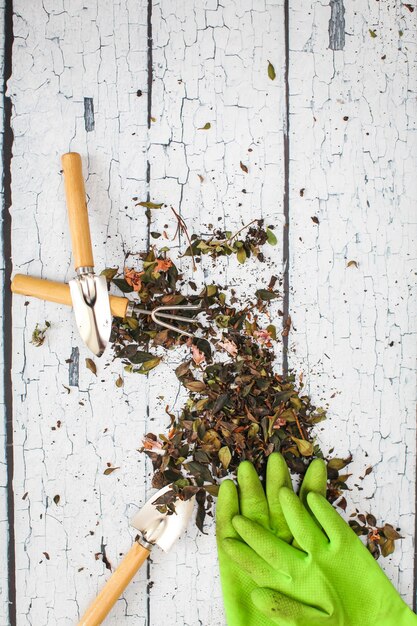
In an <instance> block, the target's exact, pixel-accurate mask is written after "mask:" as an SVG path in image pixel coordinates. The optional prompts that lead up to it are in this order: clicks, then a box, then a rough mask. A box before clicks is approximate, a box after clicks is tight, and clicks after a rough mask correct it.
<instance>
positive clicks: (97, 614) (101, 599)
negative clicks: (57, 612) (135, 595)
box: [78, 542, 150, 626]
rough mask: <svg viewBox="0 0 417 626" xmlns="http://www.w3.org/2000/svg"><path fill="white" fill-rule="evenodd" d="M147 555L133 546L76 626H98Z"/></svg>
mask: <svg viewBox="0 0 417 626" xmlns="http://www.w3.org/2000/svg"><path fill="white" fill-rule="evenodd" d="M149 554H150V552H149V550H147V549H146V548H144V547H143V546H141V545H140V544H139V543H137V542H135V543H134V544H133V546H132V547H131V548H130V550H129V552H128V553H127V554H126V556H125V558H124V559H123V561H122V562H121V563H120V565H119V567H118V568H117V569H116V571H115V572H114V573H113V574H112V576H111V577H110V578H109V580H108V581H107V583H106V584H105V585H104V587H103V589H102V590H101V591H100V593H99V594H98V596H97V598H96V599H95V600H94V601H93V603H92V604H91V605H90V606H89V607H88V609H87V611H86V612H85V613H84V615H83V616H82V618H81V619H80V621H79V622H78V626H98V624H101V623H102V621H103V620H104V618H105V617H106V615H107V614H108V613H109V611H110V610H111V608H112V607H113V606H114V604H115V603H116V602H117V600H118V599H119V598H120V596H121V595H122V593H123V591H124V590H125V589H126V587H127V586H128V584H129V583H130V581H131V580H132V578H133V576H134V575H135V574H136V572H137V571H138V569H139V568H140V566H141V565H143V563H144V562H145V561H146V559H147V558H148V556H149Z"/></svg>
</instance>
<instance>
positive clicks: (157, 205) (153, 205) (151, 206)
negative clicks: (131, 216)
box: [136, 202, 164, 209]
mask: <svg viewBox="0 0 417 626" xmlns="http://www.w3.org/2000/svg"><path fill="white" fill-rule="evenodd" d="M136 206H143V207H145V209H160V208H161V207H163V206H164V203H163V202H161V203H158V202H138V203H137V205H136Z"/></svg>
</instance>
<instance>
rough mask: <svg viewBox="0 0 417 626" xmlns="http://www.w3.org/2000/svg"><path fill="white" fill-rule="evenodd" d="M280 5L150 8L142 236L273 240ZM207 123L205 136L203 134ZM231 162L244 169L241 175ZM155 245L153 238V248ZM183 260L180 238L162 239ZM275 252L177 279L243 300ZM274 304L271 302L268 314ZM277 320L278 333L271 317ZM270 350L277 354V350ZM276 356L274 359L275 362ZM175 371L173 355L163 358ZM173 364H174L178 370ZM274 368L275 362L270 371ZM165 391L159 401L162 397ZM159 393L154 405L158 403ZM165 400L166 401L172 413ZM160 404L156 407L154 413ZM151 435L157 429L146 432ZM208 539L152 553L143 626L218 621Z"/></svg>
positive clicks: (164, 375) (278, 194) (276, 260)
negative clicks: (182, 227) (260, 226)
mask: <svg viewBox="0 0 417 626" xmlns="http://www.w3.org/2000/svg"><path fill="white" fill-rule="evenodd" d="M280 24H281V25H282V24H283V7H282V2H278V1H273V2H269V3H264V2H256V3H255V5H253V4H252V3H251V2H243V3H242V2H240V1H239V0H236V1H231V2H228V3H227V4H226V5H225V6H221V5H219V3H217V2H213V1H212V0H204V1H203V2H201V1H200V0H196V1H194V2H190V1H189V0H182V1H180V2H177V3H176V4H175V10H174V9H173V5H172V3H171V2H168V1H162V2H154V3H153V14H152V26H153V39H154V51H153V67H154V81H153V89H152V117H153V119H154V120H155V121H154V122H152V127H151V135H150V138H151V144H150V151H149V160H150V165H151V185H150V190H151V199H152V200H154V201H156V202H164V203H165V204H166V205H167V208H166V209H164V210H163V211H154V212H153V213H152V225H151V230H154V231H159V232H162V231H163V230H164V225H165V224H166V223H168V224H169V228H168V229H166V230H168V233H169V235H170V236H171V237H172V236H173V234H174V232H175V227H176V224H175V220H173V216H172V215H170V213H169V207H170V206H172V207H174V209H175V210H176V211H178V212H179V213H180V214H181V216H182V217H183V219H184V220H185V222H186V224H187V228H188V229H189V233H190V235H191V234H192V233H196V234H199V233H210V232H213V228H225V229H227V230H231V231H237V230H238V229H240V228H241V227H242V226H244V225H245V224H248V223H249V222H250V221H251V220H253V219H255V218H259V217H261V216H262V217H264V218H265V220H266V223H267V224H274V225H276V227H277V234H278V236H279V235H280V232H281V229H282V226H283V218H282V191H281V190H282V181H283V167H282V154H283V119H284V111H283V83H282V80H280V79H277V80H276V81H271V80H270V79H269V78H268V73H267V68H268V60H270V61H271V63H273V64H274V65H275V69H276V73H277V75H278V76H282V75H283V62H284V55H283V31H282V26H281V27H280V26H279V25H280ZM208 124H210V128H207V129H204V128H205V127H206V125H208ZM240 162H242V163H243V164H245V165H247V167H248V173H245V172H244V171H243V170H242V169H241V167H240ZM158 243H159V240H158ZM164 243H167V245H169V246H172V245H173V244H174V245H175V246H178V247H179V249H178V252H181V251H182V252H184V251H185V249H186V247H187V245H188V244H187V241H186V238H185V237H184V236H182V237H181V238H180V242H179V243H178V241H174V242H173V243H172V242H162V244H160V245H164ZM281 254H282V251H281V250H280V249H279V248H270V249H269V250H267V251H266V257H267V261H266V263H265V265H264V267H263V268H262V277H260V275H259V262H256V261H252V260H249V261H248V262H246V263H245V265H244V266H241V265H239V264H238V263H237V261H236V259H235V258H226V259H219V260H218V261H217V262H216V263H215V264H213V262H212V261H211V260H210V259H209V258H207V257H203V259H202V261H201V263H199V264H198V269H197V271H196V272H193V271H192V262H191V260H190V259H189V258H188V257H187V258H183V259H181V258H179V259H178V263H179V267H180V268H181V269H182V270H183V271H184V274H185V276H192V279H193V280H194V281H195V282H196V283H197V285H198V289H200V286H202V285H204V284H213V283H217V284H223V285H229V286H233V288H234V289H235V290H236V293H237V295H238V296H240V297H241V298H242V299H245V298H253V296H254V293H255V291H256V289H257V288H259V287H260V286H262V285H264V284H266V285H267V283H268V281H269V277H270V276H271V274H273V273H278V274H281V271H282V263H281ZM280 306H281V303H277V304H276V306H275V308H274V310H275V313H276V311H277V309H278V308H279V307H280ZM276 317H277V319H276V320H275V321H276V323H277V325H278V327H279V326H280V323H281V322H280V318H279V317H278V316H276ZM278 350H280V347H278ZM279 358H280V355H279ZM171 363H172V365H173V366H174V367H175V356H174V355H173V356H172V358H171ZM176 364H178V360H177V363H176ZM277 365H278V367H279V361H278V363H277ZM161 390H163V393H162V392H161ZM179 391H180V389H179V385H178V381H177V380H176V378H175V376H174V375H173V372H172V370H171V372H170V371H169V368H168V367H166V366H164V369H162V368H161V369H158V370H157V371H156V372H155V376H153V377H152V379H151V386H150V406H151V407H153V408H154V409H156V411H155V414H156V417H155V418H154V424H155V423H158V421H159V428H160V430H159V431H157V432H163V430H161V429H162V427H163V425H164V424H165V425H166V424H167V421H168V420H167V419H166V418H164V412H163V409H164V406H165V404H166V403H169V405H170V406H171V407H172V408H173V409H174V411H175V410H176V411H178V410H179V409H180V408H181V405H182V402H183V394H180V395H178V394H179ZM161 395H163V399H160V396H161ZM173 399H175V404H174V405H173V406H172V404H173ZM158 400H159V406H160V408H159V410H158V408H157V407H158ZM154 427H155V425H154ZM206 532H207V535H202V534H201V533H199V532H198V531H197V530H196V529H195V528H190V529H189V531H188V533H187V536H186V537H184V538H183V539H182V540H181V541H180V542H179V544H178V546H177V547H176V548H175V549H174V550H172V552H171V553H170V554H169V555H165V554H161V553H160V552H155V554H154V556H153V564H152V568H151V580H152V588H151V590H150V599H151V608H150V611H151V612H150V618H151V621H150V623H151V624H159V623H162V622H163V623H165V624H190V625H191V624H192V625H194V624H210V625H211V626H220V625H222V624H224V615H223V606H222V598H221V591H220V584H219V575H218V567H217V557H216V545H215V536H214V524H213V523H212V522H210V520H209V523H208V524H207V529H206Z"/></svg>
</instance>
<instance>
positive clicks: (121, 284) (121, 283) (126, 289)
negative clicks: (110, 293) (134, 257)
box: [112, 278, 133, 293]
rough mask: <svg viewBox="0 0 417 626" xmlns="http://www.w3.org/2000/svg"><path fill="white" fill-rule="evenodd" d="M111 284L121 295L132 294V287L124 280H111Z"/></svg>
mask: <svg viewBox="0 0 417 626" xmlns="http://www.w3.org/2000/svg"><path fill="white" fill-rule="evenodd" d="M112 283H113V284H114V285H116V287H118V288H119V289H120V291H122V292H123V293H132V291H133V287H132V286H131V285H129V284H128V283H127V282H126V281H125V279H124V278H113V280H112Z"/></svg>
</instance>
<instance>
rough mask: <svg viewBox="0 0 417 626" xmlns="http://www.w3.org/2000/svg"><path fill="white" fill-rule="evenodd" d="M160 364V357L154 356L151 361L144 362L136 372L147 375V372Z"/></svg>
mask: <svg viewBox="0 0 417 626" xmlns="http://www.w3.org/2000/svg"><path fill="white" fill-rule="evenodd" d="M160 362H161V357H159V356H154V357H153V358H152V359H149V361H145V362H144V363H143V364H142V367H141V368H140V369H139V370H138V373H139V374H147V373H148V372H150V371H151V370H153V369H154V368H155V367H157V365H159V364H160Z"/></svg>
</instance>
